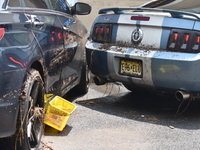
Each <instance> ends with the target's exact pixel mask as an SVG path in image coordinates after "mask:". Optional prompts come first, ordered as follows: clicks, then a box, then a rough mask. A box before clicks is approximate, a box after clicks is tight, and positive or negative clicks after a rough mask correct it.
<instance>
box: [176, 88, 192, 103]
mask: <svg viewBox="0 0 200 150" xmlns="http://www.w3.org/2000/svg"><path fill="white" fill-rule="evenodd" d="M175 97H176V99H177V100H178V101H185V100H188V99H189V98H190V97H191V94H190V93H188V92H186V91H183V90H178V91H176V92H175Z"/></svg>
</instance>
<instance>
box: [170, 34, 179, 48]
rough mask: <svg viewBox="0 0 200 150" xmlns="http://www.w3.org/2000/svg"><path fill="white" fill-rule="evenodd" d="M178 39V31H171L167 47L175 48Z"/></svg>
mask: <svg viewBox="0 0 200 150" xmlns="http://www.w3.org/2000/svg"><path fill="white" fill-rule="evenodd" d="M178 39H179V34H178V32H173V33H172V34H171V38H170V40H169V48H170V49H175V48H176V45H177V43H178Z"/></svg>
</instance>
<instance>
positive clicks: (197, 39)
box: [192, 34, 200, 51]
mask: <svg viewBox="0 0 200 150" xmlns="http://www.w3.org/2000/svg"><path fill="white" fill-rule="evenodd" d="M193 41H194V43H193V44H192V49H193V50H194V51H200V34H196V35H194V39H193Z"/></svg>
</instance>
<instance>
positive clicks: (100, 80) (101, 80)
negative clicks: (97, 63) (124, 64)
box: [93, 76, 108, 85]
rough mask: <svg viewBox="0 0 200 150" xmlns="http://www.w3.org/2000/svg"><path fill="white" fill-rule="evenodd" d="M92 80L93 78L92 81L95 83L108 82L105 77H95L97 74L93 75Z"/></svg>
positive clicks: (102, 83)
mask: <svg viewBox="0 0 200 150" xmlns="http://www.w3.org/2000/svg"><path fill="white" fill-rule="evenodd" d="M93 80H94V83H95V84H96V85H104V84H106V83H107V82H108V81H107V80H106V79H104V78H99V77H97V76H95V77H94V78H93Z"/></svg>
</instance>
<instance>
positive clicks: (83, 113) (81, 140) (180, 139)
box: [41, 84, 200, 150]
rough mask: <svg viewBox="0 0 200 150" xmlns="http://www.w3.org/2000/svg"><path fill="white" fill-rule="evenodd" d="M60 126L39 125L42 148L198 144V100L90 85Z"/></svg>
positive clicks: (158, 149) (153, 148) (166, 149)
mask: <svg viewBox="0 0 200 150" xmlns="http://www.w3.org/2000/svg"><path fill="white" fill-rule="evenodd" d="M67 99H68V100H70V101H71V102H73V103H74V104H76V105H77V109H76V110H75V112H74V113H73V114H72V115H71V116H70V119H69V121H68V122H67V125H66V127H65V128H64V130H63V131H61V132H58V131H56V130H54V129H52V128H50V127H46V128H45V133H44V136H43V139H42V143H43V147H44V148H41V149H44V150H199V149H200V120H199V118H200V101H186V102H183V103H182V102H178V101H177V100H176V99H175V98H174V97H173V96H169V95H155V94H147V93H138V94H136V93H132V92H129V91H127V90H126V89H125V88H124V87H123V86H120V85H116V84H108V85H104V86H96V85H94V84H91V85H90V90H89V92H88V94H86V95H85V96H82V97H75V96H69V97H68V98H67Z"/></svg>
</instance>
